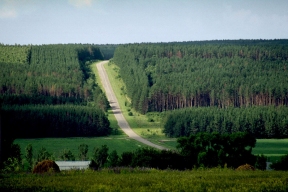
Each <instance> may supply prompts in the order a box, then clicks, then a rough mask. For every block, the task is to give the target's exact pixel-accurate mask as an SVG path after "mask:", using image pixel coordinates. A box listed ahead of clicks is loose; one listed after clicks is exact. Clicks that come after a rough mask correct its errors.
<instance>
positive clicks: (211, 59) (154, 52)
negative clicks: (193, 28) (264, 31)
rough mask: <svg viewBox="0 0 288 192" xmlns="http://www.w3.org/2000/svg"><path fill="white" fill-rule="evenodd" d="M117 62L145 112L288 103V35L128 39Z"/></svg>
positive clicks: (135, 103) (136, 104)
mask: <svg viewBox="0 0 288 192" xmlns="http://www.w3.org/2000/svg"><path fill="white" fill-rule="evenodd" d="M113 62H115V64H117V65H118V66H119V67H120V75H121V77H122V78H123V80H124V82H125V84H126V86H127V94H128V96H129V97H130V98H131V99H132V106H133V107H134V108H135V109H136V110H138V111H140V112H142V113H146V112H149V111H167V110H172V109H178V108H184V107H200V106H217V107H219V108H226V107H230V106H233V107H249V106H254V105H257V106H262V105H277V106H278V105H284V106H287V104H288V92H287V91H288V90H287V88H286V87H287V82H288V79H287V75H286V74H287V72H286V70H287V69H286V68H287V64H288V41H287V40H265V41H264V40H254V41H252V40H251V41H250V40H247V41H245V40H239V41H232V42H230V41H212V42H209V41H208V42H202V43H201V42H196V43H195V42H183V43H158V44H153V43H150V44H149V43H147V44H145V43H143V44H126V45H119V46H118V47H117V49H116V51H115V54H114V57H113Z"/></svg>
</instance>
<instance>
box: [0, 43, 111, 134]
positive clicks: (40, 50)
mask: <svg viewBox="0 0 288 192" xmlns="http://www.w3.org/2000/svg"><path fill="white" fill-rule="evenodd" d="M108 48H109V46H108ZM108 48H106V49H107V50H109V49H108ZM112 48H113V47H112ZM107 57H108V56H107ZM103 58H104V56H103V53H102V52H101V50H100V48H99V46H97V45H89V44H64V45H63V44H57V45H24V46H20V45H14V46H12V45H0V66H1V71H0V75H1V78H0V100H1V101H2V116H3V117H5V118H3V119H4V120H3V122H2V124H3V127H2V128H3V133H5V135H4V136H11V137H14V138H16V137H22V138H23V137H26V138H27V137H64V136H73V137H75V136H102V135H107V134H109V133H110V126H109V121H108V119H107V117H106V115H105V111H106V110H107V108H108V106H109V104H108V101H107V99H106V96H105V94H104V93H103V91H102V90H101V89H100V87H99V86H98V85H97V84H96V81H95V75H94V73H93V72H92V70H91V69H90V65H91V63H92V62H94V61H97V60H103ZM95 108H96V109H95Z"/></svg>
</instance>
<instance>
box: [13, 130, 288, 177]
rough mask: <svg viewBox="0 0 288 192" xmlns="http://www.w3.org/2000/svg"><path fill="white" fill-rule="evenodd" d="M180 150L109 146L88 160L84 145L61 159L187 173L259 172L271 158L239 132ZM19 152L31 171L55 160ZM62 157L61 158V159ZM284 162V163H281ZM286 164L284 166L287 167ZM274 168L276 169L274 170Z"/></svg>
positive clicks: (191, 140)
mask: <svg viewBox="0 0 288 192" xmlns="http://www.w3.org/2000/svg"><path fill="white" fill-rule="evenodd" d="M177 142H178V145H177V151H171V150H170V151H169V150H157V149H154V148H148V147H144V148H139V149H137V150H135V151H131V152H123V153H122V154H118V153H117V151H116V150H113V151H109V148H108V147H107V145H102V146H101V147H94V148H93V149H92V156H91V157H88V151H89V150H90V149H89V146H88V145H86V144H81V145H79V147H78V150H79V153H78V154H73V153H72V152H71V151H70V150H69V149H64V150H62V151H61V152H60V156H59V158H60V159H61V160H64V161H74V160H75V159H80V160H91V163H90V165H89V167H90V168H92V169H94V170H99V169H102V168H105V167H110V168H114V171H116V172H117V167H130V168H136V167H143V168H156V169H162V170H163V169H174V170H185V169H194V168H199V167H205V168H211V167H222V168H233V169H235V168H237V167H239V166H241V165H244V164H250V165H252V166H255V167H256V168H257V169H260V170H265V169H266V160H267V158H266V157H265V156H264V155H253V154H252V153H251V152H252V148H254V147H255V143H256V139H255V137H253V136H252V135H251V134H249V133H247V132H246V133H244V132H241V133H240V132H238V133H233V134H222V135H221V134H219V133H212V134H210V133H198V134H196V135H190V136H189V137H181V138H179V139H178V140H177ZM14 148H15V149H16V150H15V151H16V153H15V154H16V156H15V158H14V159H13V158H10V161H11V162H13V161H14V162H15V163H16V164H17V161H18V164H20V165H19V166H21V162H22V165H24V166H26V167H27V168H28V171H29V170H31V169H32V168H33V166H34V165H35V164H37V162H41V161H42V160H48V159H50V160H53V159H55V157H53V155H52V153H50V152H49V151H47V150H46V149H45V148H44V147H42V148H41V149H40V150H39V151H38V153H37V154H36V155H33V147H32V145H28V146H27V147H26V149H25V151H26V154H23V155H22V156H24V159H23V160H22V159H21V157H22V156H21V154H19V153H20V149H19V146H18V147H17V146H15V147H14ZM59 158H58V159H59ZM282 159H283V160H281V162H279V163H278V162H277V163H273V164H275V166H274V165H273V166H274V167H275V168H276V170H286V169H287V166H285V165H284V163H285V162H287V160H286V159H285V157H284V158H282ZM281 163H282V164H281ZM283 165H284V166H283ZM273 166H272V167H273Z"/></svg>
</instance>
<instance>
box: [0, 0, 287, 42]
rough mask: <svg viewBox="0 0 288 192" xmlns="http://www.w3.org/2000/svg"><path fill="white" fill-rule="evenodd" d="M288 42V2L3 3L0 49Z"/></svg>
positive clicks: (84, 0) (41, 0) (138, 0)
mask: <svg viewBox="0 0 288 192" xmlns="http://www.w3.org/2000/svg"><path fill="white" fill-rule="evenodd" d="M216 39H218V40H222V39H288V0H0V43H4V44H15V43H16V44H55V43H63V44H64V43H94V44H120V43H141V42H171V41H196V40H216Z"/></svg>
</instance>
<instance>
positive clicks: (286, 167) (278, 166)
mask: <svg viewBox="0 0 288 192" xmlns="http://www.w3.org/2000/svg"><path fill="white" fill-rule="evenodd" d="M270 167H271V169H274V170H281V171H288V154H287V155H284V156H282V157H281V160H280V161H278V162H276V163H272V164H271V165H270Z"/></svg>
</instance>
